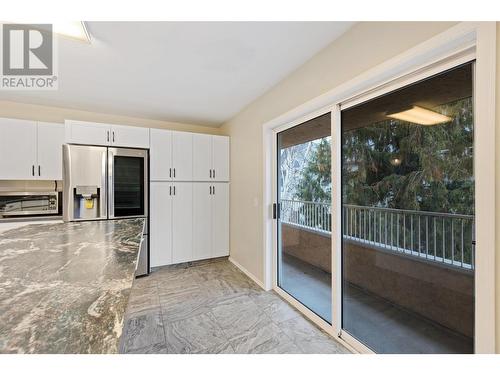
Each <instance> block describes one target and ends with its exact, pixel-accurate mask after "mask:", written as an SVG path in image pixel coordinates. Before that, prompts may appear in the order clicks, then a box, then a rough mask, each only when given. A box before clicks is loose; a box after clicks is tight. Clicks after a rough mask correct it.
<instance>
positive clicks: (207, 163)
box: [193, 134, 229, 181]
mask: <svg viewBox="0 0 500 375" xmlns="http://www.w3.org/2000/svg"><path fill="white" fill-rule="evenodd" d="M193 180H194V181H229V137H225V136H217V135H206V134H193Z"/></svg>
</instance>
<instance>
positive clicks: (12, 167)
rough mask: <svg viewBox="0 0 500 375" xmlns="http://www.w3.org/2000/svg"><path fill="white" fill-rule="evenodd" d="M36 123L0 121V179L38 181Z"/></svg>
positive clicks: (4, 119) (2, 119)
mask: <svg viewBox="0 0 500 375" xmlns="http://www.w3.org/2000/svg"><path fill="white" fill-rule="evenodd" d="M36 147H37V142H36V121H26V120H15V119H6V118H1V119H0V179H3V180H33V179H36V178H37V176H36V173H35V169H36Z"/></svg>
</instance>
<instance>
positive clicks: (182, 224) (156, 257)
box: [150, 181, 229, 267]
mask: <svg viewBox="0 0 500 375" xmlns="http://www.w3.org/2000/svg"><path fill="white" fill-rule="evenodd" d="M150 215H151V216H150V220H151V230H150V238H151V266H152V267H158V266H163V265H168V264H176V263H183V262H189V261H194V260H200V259H208V258H215V257H221V256H227V255H229V184H227V183H209V182H168V181H165V182H156V181H155V182H151V211H150Z"/></svg>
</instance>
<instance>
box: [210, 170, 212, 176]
mask: <svg viewBox="0 0 500 375" xmlns="http://www.w3.org/2000/svg"><path fill="white" fill-rule="evenodd" d="M210 178H212V170H211V169H210Z"/></svg>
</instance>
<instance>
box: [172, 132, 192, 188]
mask: <svg viewBox="0 0 500 375" xmlns="http://www.w3.org/2000/svg"><path fill="white" fill-rule="evenodd" d="M172 179H173V180H176V181H191V180H192V179H193V134H192V133H186V132H172Z"/></svg>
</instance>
